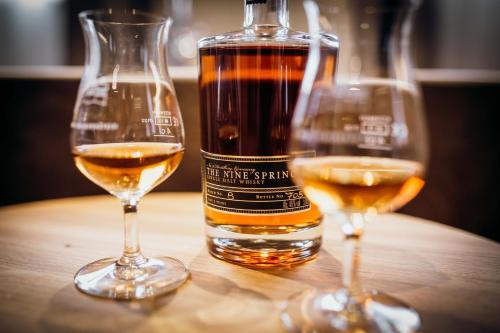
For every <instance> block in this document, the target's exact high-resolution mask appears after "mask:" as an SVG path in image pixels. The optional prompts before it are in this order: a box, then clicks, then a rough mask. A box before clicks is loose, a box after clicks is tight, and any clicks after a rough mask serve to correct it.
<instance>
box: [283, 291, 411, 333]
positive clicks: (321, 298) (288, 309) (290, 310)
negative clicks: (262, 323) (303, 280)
mask: <svg viewBox="0 0 500 333" xmlns="http://www.w3.org/2000/svg"><path fill="white" fill-rule="evenodd" d="M280 318H281V322H282V323H283V325H284V326H285V328H287V329H288V330H289V331H291V332H301V333H306V332H315V333H324V332H356V333H362V332H363V333H364V332H383V333H386V332H391V333H392V332H394V333H395V332H398V333H409V332H415V331H416V330H417V329H418V328H419V327H420V316H419V315H418V313H417V312H416V311H415V310H414V309H412V308H411V307H409V306H408V305H407V304H405V303H403V302H402V301H399V300H397V299H395V298H393V297H391V296H388V295H385V294H382V293H380V292H378V291H372V292H369V293H365V294H363V295H361V296H357V297H355V296H352V295H350V294H349V293H348V291H347V290H346V289H340V290H338V291H321V290H310V291H306V292H304V293H299V294H295V295H293V296H292V297H291V298H290V299H289V300H288V301H287V302H286V303H285V304H284V306H283V309H282V311H281V314H280Z"/></svg>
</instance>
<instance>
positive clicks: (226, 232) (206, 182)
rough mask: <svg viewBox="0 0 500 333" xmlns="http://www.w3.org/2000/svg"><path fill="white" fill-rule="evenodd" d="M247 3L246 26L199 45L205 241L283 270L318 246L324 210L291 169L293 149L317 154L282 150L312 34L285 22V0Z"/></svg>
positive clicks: (331, 57) (241, 260)
mask: <svg viewBox="0 0 500 333" xmlns="http://www.w3.org/2000/svg"><path fill="white" fill-rule="evenodd" d="M244 3H245V4H244V9H245V15H244V24H243V28H242V30H239V31H235V32H231V33H226V34H222V35H219V36H213V37H206V38H203V39H201V40H200V41H199V42H198V50H199V60H198V65H199V75H200V76H199V91H200V115H201V138H202V142H201V157H202V190H203V200H204V211H205V221H206V234H207V244H208V249H209V251H210V253H211V254H212V255H213V256H215V257H217V258H219V259H222V260H226V261H229V262H232V263H237V264H242V265H246V266H253V267H267V266H288V265H292V264H297V263H301V262H304V261H306V260H309V259H312V258H314V257H315V256H316V255H317V253H318V251H319V248H320V245H321V219H322V216H321V214H320V212H319V210H318V208H317V207H316V206H314V205H313V204H311V203H310V202H309V201H308V199H307V198H306V197H305V196H304V194H303V193H302V192H301V190H300V189H299V187H297V186H296V185H295V184H294V183H293V181H292V174H291V172H290V171H289V170H288V168H287V161H288V160H289V156H290V154H304V155H311V154H312V155H313V154H314V151H307V152H289V151H288V149H287V148H288V139H289V132H290V122H291V119H292V115H293V110H294V106H295V103H296V101H297V98H298V94H299V90H300V85H301V82H302V79H303V76H304V71H305V67H306V62H307V56H308V49H309V44H310V41H311V39H310V38H309V36H308V35H307V34H305V33H301V32H296V31H293V30H292V29H290V28H289V24H288V2H287V0H267V1H266V0H246V1H244ZM324 38H326V39H328V36H325V37H324ZM330 38H331V39H332V40H331V43H330V44H331V45H330V46H331V47H328V48H322V50H321V52H327V54H326V57H325V58H326V59H327V61H330V62H331V63H332V64H333V66H329V67H328V70H330V71H331V73H323V74H325V75H329V76H330V77H331V76H332V75H333V74H334V73H333V72H334V70H335V64H336V56H337V48H336V47H334V46H335V45H338V44H337V40H336V39H335V38H334V37H333V36H332V37H330ZM332 45H333V46H332Z"/></svg>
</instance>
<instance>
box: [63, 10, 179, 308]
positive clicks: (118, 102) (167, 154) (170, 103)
mask: <svg viewBox="0 0 500 333" xmlns="http://www.w3.org/2000/svg"><path fill="white" fill-rule="evenodd" d="M79 18H80V23H81V25H82V28H83V32H84V36H85V42H86V60H85V68H84V74H83V77H82V80H81V83H80V88H79V91H78V96H77V100H76V105H75V109H74V115H73V121H72V123H71V148H72V153H73V157H74V161H75V163H76V166H77V167H78V169H79V170H80V171H81V172H82V173H83V174H84V175H85V176H86V177H87V178H89V179H90V180H91V181H93V182H94V183H96V184H97V185H99V186H101V187H102V188H104V189H105V190H107V191H108V192H109V193H111V194H112V195H114V196H115V197H117V198H118V199H119V200H120V201H121V203H122V206H123V211H124V220H125V248H124V251H123V254H122V256H121V257H120V258H118V259H116V258H107V259H102V260H98V261H96V262H93V263H91V264H88V265H86V266H85V267H83V268H81V269H80V270H79V271H78V273H77V274H76V275H75V279H74V282H75V285H76V287H77V288H78V289H79V290H80V291H82V292H84V293H87V294H91V295H95V296H101V297H107V298H114V299H141V298H146V297H152V296H156V295H160V294H162V293H165V292H168V291H170V290H172V289H174V288H177V287H178V286H179V285H181V284H182V283H183V282H184V281H186V279H187V277H188V275H189V273H188V270H187V269H186V267H185V266H184V264H182V263H181V262H180V261H178V260H176V259H174V258H169V257H161V258H154V259H152V258H146V257H144V256H143V255H142V253H141V250H140V247H139V239H138V221H137V205H138V203H139V200H140V199H141V198H142V197H143V196H144V195H145V194H146V193H147V192H149V191H150V190H152V189H153V188H154V187H155V186H157V185H158V184H160V183H161V182H162V181H164V180H165V179H167V178H168V177H169V176H170V175H171V174H172V173H173V172H174V171H175V169H176V168H177V167H178V165H179V163H180V162H181V160H182V157H183V152H184V128H183V125H182V118H181V114H180V111H179V107H178V103H177V98H176V95H175V91H174V88H173V85H172V81H171V80H170V77H169V75H168V71H167V67H166V64H165V62H166V59H165V55H164V49H165V47H164V46H165V43H166V41H167V36H168V28H169V26H170V22H171V21H170V19H165V18H162V17H158V16H155V15H150V14H147V13H142V12H139V11H135V10H132V11H114V10H111V9H109V10H97V11H85V12H82V13H80V15H79Z"/></svg>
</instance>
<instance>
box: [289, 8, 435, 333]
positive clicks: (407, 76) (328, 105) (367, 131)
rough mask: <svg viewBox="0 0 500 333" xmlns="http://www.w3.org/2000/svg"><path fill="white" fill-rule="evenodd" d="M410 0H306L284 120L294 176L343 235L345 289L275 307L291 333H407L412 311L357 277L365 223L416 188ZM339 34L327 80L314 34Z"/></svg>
mask: <svg viewBox="0 0 500 333" xmlns="http://www.w3.org/2000/svg"><path fill="white" fill-rule="evenodd" d="M415 5H416V1H411V0H397V1H381V0H348V1H347V0H329V1H326V0H325V1H321V0H318V1H317V2H314V1H305V2H304V7H305V9H306V14H307V19H308V23H309V29H310V32H311V35H312V36H313V39H314V40H313V43H312V45H311V48H310V53H309V59H308V64H307V70H306V73H305V78H304V81H303V84H302V91H301V95H300V97H299V101H298V103H297V106H296V109H295V114H294V118H293V123H292V138H291V147H290V150H291V151H292V152H293V151H315V156H314V157H297V158H295V159H293V160H292V161H291V163H290V169H291V170H292V173H293V176H294V179H295V181H296V182H297V183H298V184H299V185H300V186H301V187H302V189H303V191H304V193H305V194H306V196H307V197H308V198H309V199H310V200H311V201H312V202H314V203H315V204H316V205H318V207H320V209H321V210H322V212H323V213H324V214H325V215H330V216H332V217H333V219H334V220H336V221H339V222H340V223H341V229H342V233H343V235H344V241H343V243H344V263H343V273H342V283H343V287H342V288H340V289H338V290H312V291H307V292H306V293H301V294H296V295H294V296H293V297H292V298H290V299H289V301H288V302H287V304H286V306H285V307H284V309H283V312H282V314H281V319H282V322H283V323H284V325H285V326H286V327H287V328H288V329H290V330H291V331H295V332H338V331H347V332H412V331H414V330H416V329H417V328H418V327H419V325H420V318H419V315H418V313H417V312H416V311H415V310H414V309H412V308H410V307H409V306H408V305H406V304H405V303H403V302H401V301H399V300H397V299H395V298H393V297H390V296H388V295H385V294H383V293H380V292H378V291H371V292H365V291H364V290H363V288H362V286H361V284H360V281H359V278H358V267H359V265H360V253H359V251H360V244H359V242H360V240H361V236H362V234H363V227H364V224H365V221H366V220H367V219H369V218H370V216H373V215H374V214H377V213H384V212H388V211H392V210H395V209H397V208H399V207H401V206H403V205H404V204H406V203H407V202H409V201H410V200H412V199H413V198H414V197H415V196H416V195H417V193H418V192H419V191H420V190H421V188H422V187H423V185H424V180H423V179H424V171H425V167H426V163H427V159H428V149H427V132H426V127H425V121H424V114H423V109H422V103H421V97H420V93H419V89H418V86H417V85H416V84H415V82H414V81H413V79H412V75H411V74H412V70H411V63H410V57H409V53H408V52H409V51H408V45H409V43H408V40H409V32H410V27H411V24H410V23H411V20H410V19H411V17H412V14H413V12H414V10H415ZM325 33H333V34H335V35H336V36H337V37H338V39H339V44H340V48H339V50H340V51H339V60H338V67H337V71H336V74H335V77H325V76H324V75H323V73H324V72H325V71H324V66H326V65H327V64H326V62H325V61H324V59H323V58H322V56H321V54H322V53H321V52H320V49H321V48H322V47H327V45H326V44H324V43H322V34H325Z"/></svg>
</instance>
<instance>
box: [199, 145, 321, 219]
mask: <svg viewBox="0 0 500 333" xmlns="http://www.w3.org/2000/svg"><path fill="white" fill-rule="evenodd" d="M301 155H302V154H301ZM307 155H309V154H307ZM201 156H202V165H201V167H202V171H201V174H202V187H203V202H204V204H205V205H207V206H208V207H210V208H213V209H216V210H220V211H224V212H228V213H233V214H245V215H248V214H260V215H262V214H266V215H268V214H286V213H293V212H298V211H307V210H309V209H310V208H311V205H310V203H309V200H308V199H307V198H306V197H305V196H304V194H303V193H302V191H301V190H300V188H299V187H298V186H296V185H295V184H294V183H293V182H292V174H291V172H290V171H289V170H288V167H287V162H288V160H290V156H229V155H219V154H212V153H207V152H205V151H203V150H202V151H201Z"/></svg>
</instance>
